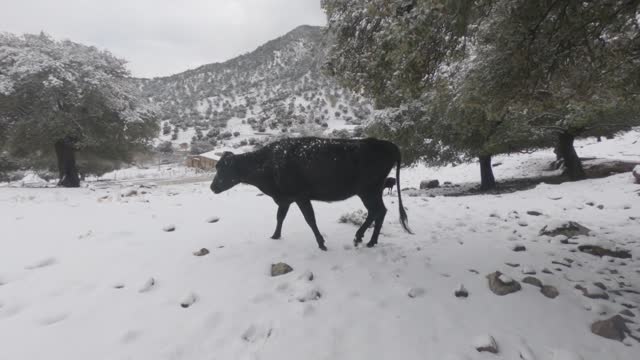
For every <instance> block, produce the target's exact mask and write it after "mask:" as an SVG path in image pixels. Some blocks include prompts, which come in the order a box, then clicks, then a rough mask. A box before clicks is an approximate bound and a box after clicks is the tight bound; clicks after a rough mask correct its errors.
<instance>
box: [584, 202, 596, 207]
mask: <svg viewBox="0 0 640 360" xmlns="http://www.w3.org/2000/svg"><path fill="white" fill-rule="evenodd" d="M585 204H586V205H589V206H594V205H595V204H596V203H594V202H593V201H589V202H587V203H585Z"/></svg>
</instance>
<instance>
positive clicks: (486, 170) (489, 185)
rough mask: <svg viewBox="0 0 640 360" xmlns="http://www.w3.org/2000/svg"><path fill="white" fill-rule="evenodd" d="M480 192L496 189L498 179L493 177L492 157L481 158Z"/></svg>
mask: <svg viewBox="0 0 640 360" xmlns="http://www.w3.org/2000/svg"><path fill="white" fill-rule="evenodd" d="M479 159H480V190H483V191H486V190H493V189H495V188H496V179H495V178H494V177H493V168H492V167H491V155H484V156H480V157H479Z"/></svg>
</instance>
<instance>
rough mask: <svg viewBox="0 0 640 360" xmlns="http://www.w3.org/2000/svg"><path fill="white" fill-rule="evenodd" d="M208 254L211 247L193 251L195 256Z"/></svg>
mask: <svg viewBox="0 0 640 360" xmlns="http://www.w3.org/2000/svg"><path fill="white" fill-rule="evenodd" d="M207 254H209V249H207V248H202V249H200V250H198V251H195V252H194V253H193V255H195V256H205V255H207Z"/></svg>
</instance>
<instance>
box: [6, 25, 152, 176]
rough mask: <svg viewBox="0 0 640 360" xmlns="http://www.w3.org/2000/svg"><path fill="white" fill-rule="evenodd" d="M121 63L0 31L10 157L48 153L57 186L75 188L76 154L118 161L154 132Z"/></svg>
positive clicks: (44, 38) (69, 45)
mask: <svg viewBox="0 0 640 360" xmlns="http://www.w3.org/2000/svg"><path fill="white" fill-rule="evenodd" d="M124 65H125V61H124V60H122V59H119V58H116V57H114V56H113V55H111V54H110V53H109V52H107V51H101V50H98V49H96V48H95V47H90V46H85V45H82V44H78V43H74V42H71V41H66V40H65V41H57V40H54V39H52V38H51V37H49V36H48V35H46V34H44V33H41V34H39V35H23V36H16V35H12V34H8V33H2V34H0V121H1V124H0V129H2V131H1V133H0V136H4V139H5V142H4V143H3V145H4V146H3V147H4V148H6V149H7V150H8V151H10V153H11V154H14V155H15V156H27V155H33V154H39V153H41V154H46V153H50V151H51V150H55V153H56V157H57V160H58V169H59V172H60V185H62V186H66V187H77V186H79V178H78V171H77V169H76V163H75V152H76V151H78V150H82V151H87V152H92V153H97V154H99V155H100V156H101V157H103V158H111V159H124V158H126V157H127V156H128V155H130V154H131V152H132V151H134V150H136V149H139V148H140V147H143V146H146V145H148V143H149V141H150V140H151V139H153V138H154V137H155V136H156V135H157V132H158V124H157V122H156V120H155V112H154V109H153V108H152V107H151V106H149V105H148V104H147V103H145V102H144V101H143V100H142V99H141V97H140V96H139V94H138V92H137V90H136V87H135V86H133V84H132V83H131V81H130V77H129V72H128V71H127V69H126V68H125V66H124Z"/></svg>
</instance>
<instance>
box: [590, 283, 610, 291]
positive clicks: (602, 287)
mask: <svg viewBox="0 0 640 360" xmlns="http://www.w3.org/2000/svg"><path fill="white" fill-rule="evenodd" d="M593 286H595V287H598V288H600V289H602V290H607V287H606V286H605V285H604V284H603V283H601V282H594V283H593Z"/></svg>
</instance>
